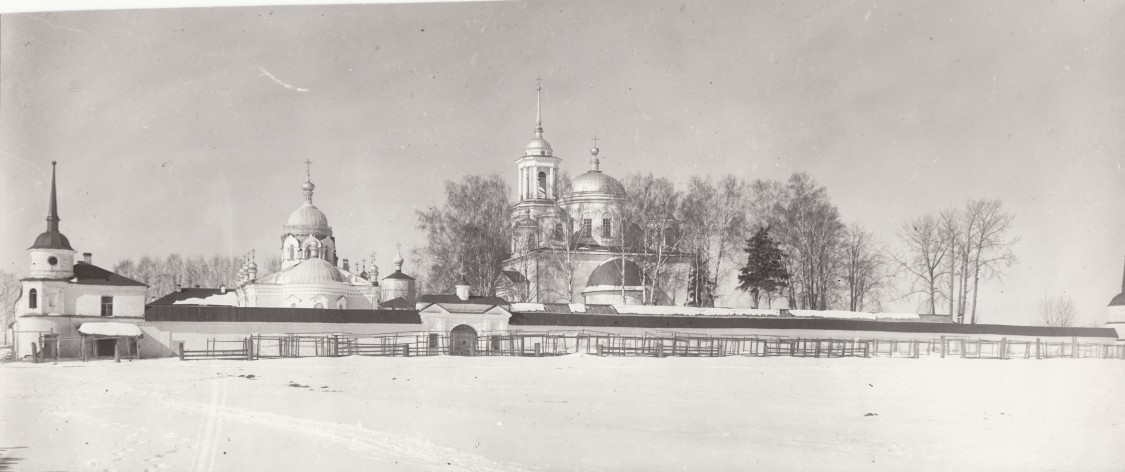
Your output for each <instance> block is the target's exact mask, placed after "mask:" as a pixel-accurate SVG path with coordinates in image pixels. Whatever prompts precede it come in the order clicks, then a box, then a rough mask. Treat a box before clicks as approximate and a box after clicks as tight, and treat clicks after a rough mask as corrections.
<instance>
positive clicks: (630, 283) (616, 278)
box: [586, 258, 641, 287]
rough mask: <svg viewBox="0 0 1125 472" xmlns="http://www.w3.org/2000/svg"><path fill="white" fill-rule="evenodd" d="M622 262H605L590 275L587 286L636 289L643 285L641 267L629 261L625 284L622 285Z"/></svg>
mask: <svg viewBox="0 0 1125 472" xmlns="http://www.w3.org/2000/svg"><path fill="white" fill-rule="evenodd" d="M621 261H622V259H621V258H617V259H612V260H608V261H605V262H603V263H602V264H601V265H599V266H598V267H597V268H596V269H594V271H593V272H592V273H590V279H589V280H587V282H586V286H587V287H599V286H613V287H621V286H626V287H636V286H639V285H641V267H640V266H638V265H637V263H636V262H633V261H630V260H628V259H625V277H624V282H625V283H622V277H621V272H622V271H621Z"/></svg>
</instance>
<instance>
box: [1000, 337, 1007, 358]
mask: <svg viewBox="0 0 1125 472" xmlns="http://www.w3.org/2000/svg"><path fill="white" fill-rule="evenodd" d="M1000 358H1001V359H1007V358H1008V338H1000Z"/></svg>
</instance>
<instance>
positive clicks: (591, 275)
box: [497, 97, 689, 305]
mask: <svg viewBox="0 0 1125 472" xmlns="http://www.w3.org/2000/svg"><path fill="white" fill-rule="evenodd" d="M536 102H537V104H536V123H535V132H534V136H533V137H532V139H531V141H529V142H528V143H527V145H526V146H525V147H524V152H523V155H522V156H520V157H518V158H516V170H517V192H518V195H517V200H516V203H515V204H514V205H513V206H512V210H511V213H512V226H513V233H512V234H513V236H512V247H511V249H512V257H511V258H509V259H508V260H506V261H504V263H503V269H504V270H503V274H502V277H503V279H502V280H501V281H500V284H499V289H498V292H497V294H498V295H500V296H501V297H503V298H505V299H507V300H508V301H514V302H536V303H556V302H562V303H588V304H638V303H642V302H643V300H644V299H645V298H646V297H645V293H644V290H645V286H646V284H645V280H650V281H651V280H652V279H651V278H647V279H646V275H648V276H649V277H652V274H646V273H645V272H644V270H643V268H642V267H641V265H640V264H638V261H639V260H641V256H642V255H641V254H640V253H639V252H638V251H637V250H636V249H635V248H633V247H632V246H633V245H632V244H630V242H629V239H630V238H626V237H623V236H622V235H623V232H622V217H621V210H622V208H623V207H624V205H625V202H626V199H627V198H628V196H627V195H626V193H625V186H624V185H621V182H619V181H617V179H615V178H613V177H612V176H610V175H608V174H606V173H604V172H602V171H601V159H602V158H601V157H600V156H599V153H600V150H599V149H598V148H597V146H595V147H594V148H593V149H591V150H590V167H589V169H588V170H587V171H586V172H585V173H583V174H581V175H579V176H577V177H575V178H574V179H573V180H572V181H571V182H570V186H569V188H562V186H561V185H560V182H559V172H560V170H559V165H560V164H561V163H562V159H561V158H559V157H557V156H555V155H554V149H553V148H552V147H551V144H550V143H548V142H547V140H546V139H545V138H544V137H543V121H542V100H541V99H540V98H539V97H537V100H536ZM595 144H596V140H595ZM662 262H663V264H664V266H663V268H662V270H661V272H662V275H661V278H662V279H665V278H666V279H668V280H669V283H665V284H663V285H662V284H651V283H650V284H647V285H648V286H650V287H653V286H655V287H656V288H655V289H654V290H653V292H654V293H651V294H650V295H651V296H650V297H647V298H650V299H651V300H652V301H653V302H655V303H656V304H658V305H683V304H684V303H686V301H687V287H686V283H676V282H675V280H674V279H676V277H669V276H668V275H667V274H680V273H682V275H683V277H681V279H682V280H686V275H687V270H688V264H689V261H688V258H687V257H686V256H684V255H672V256H670V257H666V258H665V260H664V261H662Z"/></svg>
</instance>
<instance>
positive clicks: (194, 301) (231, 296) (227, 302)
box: [172, 291, 238, 306]
mask: <svg viewBox="0 0 1125 472" xmlns="http://www.w3.org/2000/svg"><path fill="white" fill-rule="evenodd" d="M172 304H173V305H218V306H236V305H238V295H236V294H235V293H234V291H227V293H224V294H215V295H210V296H207V297H203V298H185V299H183V300H176V301H174V302H172Z"/></svg>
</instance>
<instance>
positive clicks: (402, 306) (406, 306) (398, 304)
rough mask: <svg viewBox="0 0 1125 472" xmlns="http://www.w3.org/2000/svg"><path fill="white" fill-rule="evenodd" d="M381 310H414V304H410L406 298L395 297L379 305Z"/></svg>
mask: <svg viewBox="0 0 1125 472" xmlns="http://www.w3.org/2000/svg"><path fill="white" fill-rule="evenodd" d="M379 307H380V308H389V309H394V310H413V309H414V304H413V303H410V301H408V300H407V299H406V298H404V297H395V298H392V299H390V300H387V301H385V302H381V303H379Z"/></svg>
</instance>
